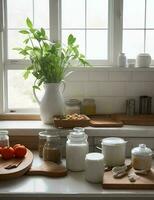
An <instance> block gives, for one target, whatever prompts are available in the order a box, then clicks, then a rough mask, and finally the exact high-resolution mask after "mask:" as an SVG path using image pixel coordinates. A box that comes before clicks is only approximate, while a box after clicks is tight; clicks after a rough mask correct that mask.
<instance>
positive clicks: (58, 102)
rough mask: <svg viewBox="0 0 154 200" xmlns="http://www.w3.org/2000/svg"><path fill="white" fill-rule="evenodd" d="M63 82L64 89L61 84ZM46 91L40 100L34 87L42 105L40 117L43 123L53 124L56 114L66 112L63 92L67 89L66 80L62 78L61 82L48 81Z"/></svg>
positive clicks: (45, 86)
mask: <svg viewBox="0 0 154 200" xmlns="http://www.w3.org/2000/svg"><path fill="white" fill-rule="evenodd" d="M62 84H63V90H62V91H61V90H60V86H61V85H62ZM44 88H45V93H44V96H43V98H42V100H41V101H40V100H39V99H38V97H37V95H36V92H35V89H33V94H34V97H35V98H36V100H37V102H38V104H39V105H40V117H41V120H42V121H43V123H45V124H52V123H53V116H54V115H63V114H64V99H63V92H64V90H65V82H64V81H63V80H62V81H61V82H60V83H47V84H45V85H44Z"/></svg>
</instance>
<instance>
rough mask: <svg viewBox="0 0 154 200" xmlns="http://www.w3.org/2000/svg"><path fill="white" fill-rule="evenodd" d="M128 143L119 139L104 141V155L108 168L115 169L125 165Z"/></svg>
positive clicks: (106, 139)
mask: <svg viewBox="0 0 154 200" xmlns="http://www.w3.org/2000/svg"><path fill="white" fill-rule="evenodd" d="M126 143H127V141H125V140H124V139H122V138H118V137H109V138H104V139H102V143H101V144H102V153H103V155H104V161H105V164H106V165H107V166H110V167H115V166H120V165H124V162H125V152H126Z"/></svg>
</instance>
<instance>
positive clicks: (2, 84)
mask: <svg viewBox="0 0 154 200" xmlns="http://www.w3.org/2000/svg"><path fill="white" fill-rule="evenodd" d="M6 6H7V5H6V0H0V15H1V16H0V113H2V112H8V111H9V110H8V107H7V105H8V91H7V70H9V69H12V70H16V69H19V70H23V69H24V68H25V67H26V66H27V65H28V64H29V62H28V61H24V60H16V59H14V60H7V58H6V55H7V50H6V47H7V30H6V27H7V24H6V23H7V14H6V10H7V7H6ZM108 8H109V12H108V13H109V16H108V19H109V21H108V42H109V44H108V61H107V62H106V61H101V60H95V61H90V62H91V64H93V65H96V66H100V67H103V66H104V67H105V68H106V66H111V67H117V57H118V54H119V52H121V51H122V32H123V0H109V6H108ZM3 18H4V20H3ZM4 22H5V24H4ZM49 26H50V27H49V29H50V30H51V31H50V39H51V40H52V41H53V40H54V41H56V40H61V33H60V30H61V0H49ZM131 61H132V60H131ZM4 97H5V99H4ZM26 111H27V109H23V110H19V112H26ZM16 112H17V113H18V110H17V109H16Z"/></svg>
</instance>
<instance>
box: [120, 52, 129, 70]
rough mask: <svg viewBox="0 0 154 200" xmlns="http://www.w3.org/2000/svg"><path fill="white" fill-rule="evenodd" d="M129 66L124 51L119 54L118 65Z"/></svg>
mask: <svg viewBox="0 0 154 200" xmlns="http://www.w3.org/2000/svg"><path fill="white" fill-rule="evenodd" d="M126 66H127V58H126V56H125V54H124V53H119V56H118V67H126Z"/></svg>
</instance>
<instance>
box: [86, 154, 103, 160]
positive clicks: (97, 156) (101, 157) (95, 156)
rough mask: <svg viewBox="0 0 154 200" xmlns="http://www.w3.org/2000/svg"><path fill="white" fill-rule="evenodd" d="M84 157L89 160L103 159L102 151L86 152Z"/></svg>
mask: <svg viewBox="0 0 154 200" xmlns="http://www.w3.org/2000/svg"><path fill="white" fill-rule="evenodd" d="M85 159H86V160H90V161H99V160H103V159H104V155H103V154H102V153H88V154H87V155H86V158H85Z"/></svg>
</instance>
